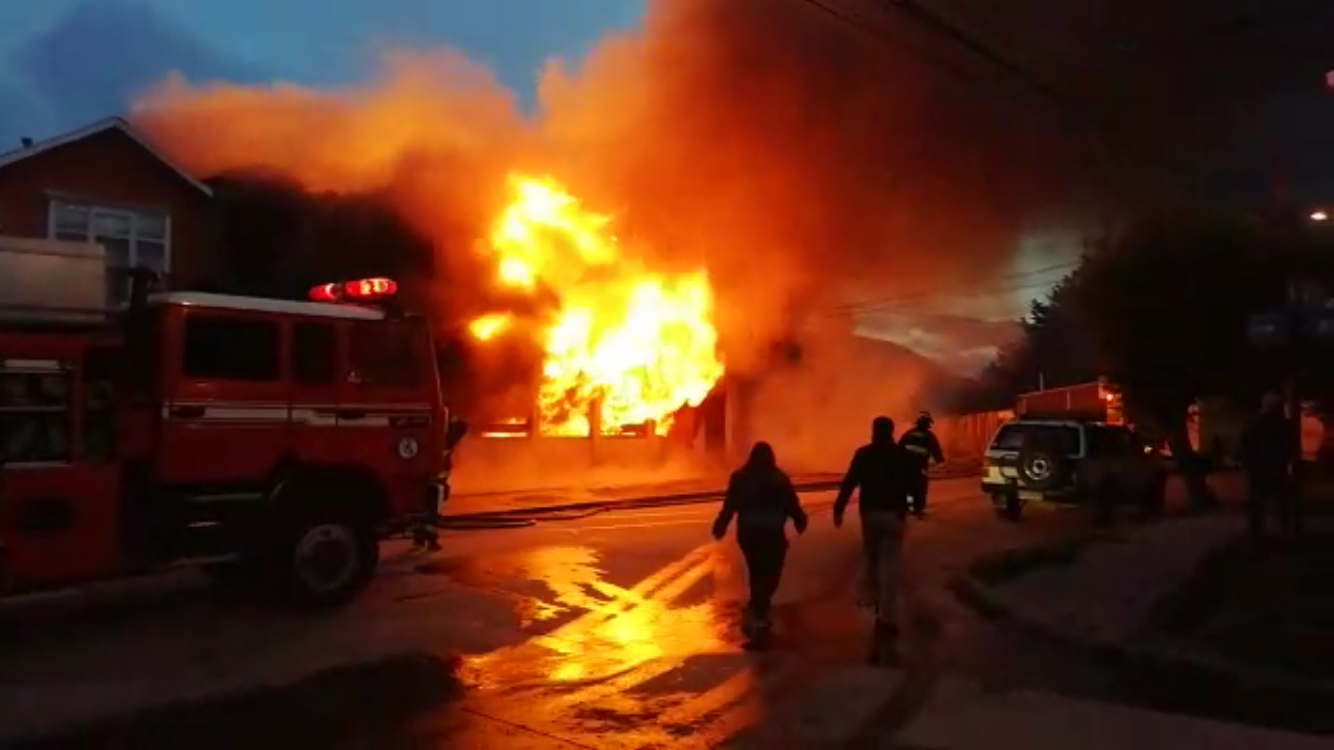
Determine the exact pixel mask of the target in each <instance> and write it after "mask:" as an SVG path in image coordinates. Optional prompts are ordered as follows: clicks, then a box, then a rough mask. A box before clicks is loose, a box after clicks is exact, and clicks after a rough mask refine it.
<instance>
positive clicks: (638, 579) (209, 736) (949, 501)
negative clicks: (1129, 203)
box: [0, 480, 1226, 750]
mask: <svg viewBox="0 0 1334 750" xmlns="http://www.w3.org/2000/svg"><path fill="white" fill-rule="evenodd" d="M975 482H976V480H943V481H940V482H938V483H937V484H936V485H935V487H934V489H933V493H934V496H933V508H932V513H931V516H930V518H929V519H928V520H925V521H921V522H914V523H913V524H912V525H911V527H910V529H909V541H908V547H907V567H906V578H907V580H908V590H907V598H906V607H905V611H904V613H903V617H904V620H905V624H906V625H907V626H908V627H907V633H908V635H907V641H906V643H905V644H904V649H903V650H904V658H903V664H902V669H898V670H880V671H875V670H867V669H866V668H864V667H862V666H860V665H861V664H862V662H863V657H864V655H865V647H866V632H867V629H868V626H869V622H868V620H867V618H866V615H864V614H863V613H861V612H859V611H858V610H857V609H856V607H855V606H854V604H853V601H854V590H855V583H856V572H857V567H858V562H859V560H858V554H859V544H858V535H859V533H860V532H859V530H858V529H857V527H856V522H855V520H853V519H850V520H849V523H848V524H846V525H845V526H844V528H843V529H841V530H835V529H834V528H833V525H832V521H831V516H830V512H829V510H830V503H831V502H832V494H831V493H817V494H811V495H806V496H805V497H804V498H803V502H804V504H805V505H806V507H807V510H808V512H810V514H811V516H812V519H811V528H810V530H809V531H808V532H807V534H806V535H805V536H803V537H797V538H794V539H793V544H792V549H791V551H790V554H789V558H788V567H787V571H786V573H785V576H784V580H783V585H782V587H781V589H780V591H779V594H778V597H777V599H776V601H775V608H776V611H775V619H776V641H775V644H774V647H773V648H772V650H771V651H770V652H768V653H765V654H753V653H749V652H746V651H745V650H744V649H742V648H741V639H740V637H739V635H738V633H737V625H738V621H739V608H740V603H741V601H742V600H743V598H744V582H745V581H744V570H743V569H742V568H741V567H740V559H739V554H738V553H737V551H736V549H735V545H734V542H733V540H731V539H730V538H729V539H727V540H724V541H723V542H721V543H715V542H714V541H713V540H712V539H710V538H709V536H708V529H709V525H710V522H711V520H712V518H713V515H714V513H715V512H716V509H717V506H716V505H715V504H698V505H684V506H678V507H668V508H656V509H641V510H625V511H612V512H605V513H600V514H596V515H592V516H588V517H583V518H575V519H569V520H563V521H547V522H542V523H539V524H537V525H535V526H532V527H528V528H521V529H499V530H491V531H467V532H450V533H447V534H446V535H444V537H443V538H442V543H443V545H444V551H442V552H441V553H438V554H436V555H432V556H430V557H429V558H427V557H422V556H419V555H417V554H415V553H410V552H408V551H406V550H404V549H402V548H396V549H391V550H389V551H388V552H387V554H386V560H385V564H384V572H383V574H382V576H381V577H380V579H379V580H377V582H376V584H375V586H374V587H373V588H372V589H371V591H370V592H369V593H368V595H367V596H366V597H365V600H364V601H359V602H357V603H356V604H354V605H353V606H352V607H350V608H349V609H348V610H346V611H344V612H341V613H339V614H337V615H335V616H333V617H325V618H309V617H294V616H290V615H279V614H276V613H273V612H270V611H266V610H263V609H260V608H256V607H250V606H247V605H245V604H244V603H240V602H235V601H228V600H226V599H224V598H220V597H218V596H216V595H211V594H207V593H204V592H202V591H201V590H199V588H198V587H197V586H191V585H188V584H185V583H182V584H181V585H180V586H179V587H178V588H172V587H166V588H165V590H163V591H154V592H149V593H134V592H131V593H125V592H120V593H118V594H117V595H116V596H114V597H111V598H109V599H107V600H105V601H97V602H93V603H91V604H89V603H81V604H76V605H67V606H65V607H64V608H63V609H62V608H61V607H55V608H54V609H53V610H51V611H42V612H36V613H29V612H25V613H21V614H22V616H21V617H20V618H18V622H19V623H20V625H18V626H15V625H13V624H11V625H10V629H9V630H8V632H7V633H6V634H5V636H6V637H5V643H6V645H5V649H6V653H5V659H4V660H0V687H4V688H6V689H7V688H11V687H12V688H14V690H12V691H10V692H7V693H5V694H4V695H0V698H3V699H5V700H0V706H3V705H9V706H10V711H11V713H12V715H0V726H6V725H7V724H8V725H12V727H19V728H22V727H21V726H20V724H22V723H23V722H26V723H27V724H26V726H27V727H28V731H38V730H41V729H53V728H55V727H56V726H58V725H60V724H64V723H68V722H70V721H79V720H85V719H87V718H89V717H93V718H95V717H96V715H97V714H98V713H99V712H103V711H106V712H109V711H112V710H113V709H112V708H108V707H106V706H104V705H102V703H106V702H108V701H110V703H112V704H116V703H117V701H119V704H118V705H119V706H120V707H121V708H120V709H119V710H122V711H123V710H125V709H128V708H131V707H132V706H133V705H134V704H135V699H142V700H144V701H148V700H152V701H155V702H162V701H164V700H166V698H164V697H163V695H166V696H168V697H169V698H170V699H171V700H173V701H177V700H186V701H189V700H192V699H197V702H196V706H195V708H188V709H180V708H177V709H173V710H170V711H159V712H150V713H146V714H141V715H138V716H136V718H134V719H133V720H131V721H124V722H119V723H116V724H103V725H99V726H96V727H94V728H92V729H90V730H88V731H86V732H82V733H80V734H77V735H66V736H63V737H61V738H59V739H58V740H57V745H58V746H61V747H70V746H80V745H82V746H87V747H135V748H144V747H192V748H198V747H215V746H216V747H236V746H237V745H240V744H252V745H253V744H263V745H266V746H269V745H274V744H295V745H298V746H302V747H451V748H453V747H457V748H476V749H478V750H483V749H484V748H491V747H494V748H502V747H503V748H530V747H531V748H569V747H597V748H619V747H624V748H644V747H688V746H697V747H711V746H717V745H719V744H722V743H724V742H727V741H728V740H745V739H749V740H751V742H752V744H755V745H758V746H782V745H781V743H779V744H775V743H776V742H778V740H777V739H775V737H782V736H783V735H784V733H785V732H787V731H788V730H787V727H788V725H789V724H790V723H791V721H792V720H793V717H794V716H797V715H802V716H804V717H805V718H804V719H803V721H806V723H807V724H810V723H811V721H810V718H809V717H810V715H811V714H815V715H817V716H821V715H823V716H824V717H825V718H826V719H827V723H828V724H829V725H830V729H829V731H830V734H829V735H828V738H829V739H828V742H827V743H826V744H829V745H832V744H835V742H837V743H839V744H847V742H848V741H850V740H852V739H853V737H852V735H853V733H852V732H851V731H850V728H849V727H848V726H839V725H840V724H842V725H847V724H849V723H850V722H852V721H853V720H852V719H846V720H845V719H844V716H843V714H844V713H855V712H854V711H852V710H851V709H850V708H848V707H847V706H848V705H849V703H848V702H849V701H852V700H855V699H857V698H858V697H859V696H863V695H866V694H870V693H876V694H878V695H880V696H881V698H883V699H884V700H881V701H879V702H878V703H877V704H876V706H875V711H874V715H873V716H869V715H868V716H863V717H862V718H863V719H872V720H871V721H869V726H870V727H872V728H873V729H872V731H863V732H860V733H859V739H858V740H857V741H859V742H866V743H871V744H874V741H873V738H874V737H875V736H883V735H885V734H886V733H887V732H889V731H890V730H892V728H893V727H894V726H896V725H898V724H901V723H902V722H904V721H905V720H906V719H908V718H909V717H911V716H912V715H913V713H914V712H915V711H916V710H917V709H918V708H920V706H921V704H922V703H923V702H924V701H925V700H926V699H927V697H928V696H929V695H930V694H931V692H932V690H933V689H934V687H935V686H936V684H937V683H938V682H939V680H940V679H941V678H942V677H945V676H948V675H963V676H966V677H968V678H970V679H973V680H977V681H980V682H983V683H986V684H989V685H995V686H1029V687H1038V688H1043V689H1047V690H1053V691H1056V692H1061V693H1064V694H1069V695H1076V696H1083V697H1092V698H1097V699H1103V700H1113V701H1118V702H1132V703H1140V704H1144V703H1149V704H1153V703H1155V702H1158V701H1159V697H1157V696H1154V695H1151V692H1152V691H1146V690H1144V689H1143V686H1142V685H1140V686H1136V685H1135V684H1133V683H1130V682H1128V681H1127V680H1126V676H1125V674H1124V672H1123V671H1121V670H1118V669H1116V668H1115V667H1113V666H1109V665H1105V664H1101V663H1099V662H1098V661H1096V660H1095V659H1093V658H1092V657H1088V656H1085V655H1083V654H1082V653H1077V652H1073V651H1070V650H1067V649H1065V648H1062V647H1058V646H1055V645H1051V644H1048V643H1046V642H1044V641H1040V640H1037V639H1034V638H1032V637H1030V636H1027V635H1024V634H1023V633H1020V632H1018V631H1017V630H1015V629H1012V628H1009V627H1007V626H1005V624H1004V623H995V622H988V621H987V620H985V619H983V618H981V617H979V616H977V615H976V614H974V613H973V612H972V611H970V610H969V609H968V608H966V607H964V606H963V605H961V604H960V603H959V602H958V601H957V600H956V599H955V598H954V597H953V596H952V595H951V594H950V593H949V592H948V585H949V583H950V580H951V579H952V578H953V577H954V576H955V575H956V574H958V573H960V572H962V571H963V569H964V567H965V566H966V565H967V564H968V563H969V562H970V561H972V560H973V559H975V558H976V557H977V556H978V555H981V554H984V553H986V552H990V551H996V550H999V549H1003V548H1007V547H1014V546H1018V545H1023V544H1028V543H1033V542H1037V541H1041V540H1055V539H1059V538H1061V537H1063V536H1067V535H1071V534H1074V533H1077V532H1078V531H1079V530H1081V529H1082V528H1083V526H1084V519H1082V518H1081V517H1080V516H1079V515H1078V514H1076V513H1072V512H1069V511H1058V510H1052V511H1044V510H1043V509H1035V511H1034V512H1033V513H1032V514H1031V515H1030V516H1029V517H1028V518H1026V519H1025V522H1024V523H1022V524H1017V525H1016V524H1008V523H1003V522H1001V521H999V520H997V519H996V518H995V517H994V516H993V514H992V512H991V509H990V506H989V505H988V504H987V502H986V501H985V500H984V499H983V498H982V497H981V496H980V495H978V493H977V491H976V484H975ZM849 515H850V516H855V513H850V514H849ZM122 600H124V601H122ZM72 613H73V615H74V616H71V614H72ZM13 621H14V620H13V618H11V623H12V622H13ZM330 667H340V669H337V670H336V671H332V672H326V673H324V674H322V675H321V676H320V677H318V678H316V679H313V680H309V681H306V682H304V683H301V684H299V685H297V686H295V687H291V688H278V689H272V690H266V691H262V692H255V691H254V690H253V689H252V688H253V686H254V685H255V684H256V683H265V682H267V683H272V684H281V683H284V682H290V680H291V679H292V676H294V675H299V674H303V673H309V672H312V671H315V670H319V669H324V668H330ZM868 671H869V672H870V675H869V676H868V674H867V672H868ZM71 684H73V685H77V686H78V688H79V691H75V698H76V699H71V698H70V697H69V696H70V695H71V692H70V690H69V686H70V685H71ZM92 688H97V689H92ZM218 692H233V693H236V695H237V697H236V698H235V699H232V700H227V701H221V702H219V701H217V700H215V699H212V698H210V697H209V696H211V695H216V694H217V693H218ZM153 696H156V697H153ZM20 699H21V701H26V704H16V703H14V701H15V700H20ZM6 701H8V702H7V703H6ZM98 701H102V703H99V702H98ZM1160 705H1161V704H1160ZM1163 707H1166V708H1169V709H1170V708H1177V706H1171V705H1168V706H1163ZM1196 708H1197V709H1198V710H1201V711H1204V712H1206V713H1219V712H1221V711H1223V710H1224V709H1225V708H1226V707H1225V706H1222V705H1212V706H1210V705H1206V706H1200V707H1196ZM3 711H5V709H4V708H3V707H0V712H3ZM80 711H81V712H82V713H80ZM19 719H22V722H20V721H19ZM817 723H818V722H817ZM854 744H855V743H854ZM49 746H54V745H49Z"/></svg>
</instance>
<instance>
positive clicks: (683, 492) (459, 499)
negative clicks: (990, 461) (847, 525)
mask: <svg viewBox="0 0 1334 750" xmlns="http://www.w3.org/2000/svg"><path fill="white" fill-rule="evenodd" d="M976 471H977V462H975V461H953V462H948V463H946V464H944V465H943V466H941V467H940V468H938V469H934V470H933V471H932V472H931V476H933V477H935V478H938V479H953V478H958V477H968V476H973V475H974V474H975V473H976ZM842 479H843V475H842V474H836V473H827V474H799V475H795V476H793V477H792V482H793V484H795V485H796V488H797V490H798V491H799V492H819V491H824V490H835V489H838V485H839V482H841V481H842ZM727 480H728V477H727V475H724V474H719V475H714V476H703V477H691V478H685V479H679V480H675V481H667V482H654V483H647V484H625V485H610V486H601V487H556V488H547V489H533V490H529V491H524V492H479V493H472V494H468V493H464V494H458V495H454V496H452V497H450V499H449V500H448V501H447V502H446V503H445V513H444V517H445V518H446V519H449V520H471V519H478V520H483V519H487V518H493V517H506V516H515V515H521V514H525V513H534V512H537V513H554V512H557V511H571V512H577V511H584V510H596V509H601V508H604V507H606V506H607V505H635V504H650V503H664V504H666V503H673V502H690V501H696V500H697V501H707V500H718V499H721V498H722V496H723V493H724V492H725V491H726V489H727Z"/></svg>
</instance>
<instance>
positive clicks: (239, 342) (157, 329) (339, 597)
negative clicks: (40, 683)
mask: <svg viewBox="0 0 1334 750" xmlns="http://www.w3.org/2000/svg"><path fill="white" fill-rule="evenodd" d="M0 244H3V243H0ZM85 247H87V246H85ZM67 249H68V247H67ZM4 250H6V249H5V248H3V247H0V269H4V268H6V267H9V266H11V265H13V262H17V261H22V259H21V258H19V255H21V253H19V254H15V253H12V252H7V251H4ZM56 254H57V255H58V254H59V253H56ZM74 254H75V255H77V253H74ZM37 255H40V256H43V257H44V259H42V260H41V261H40V263H43V264H45V265H46V266H47V267H51V266H52V261H51V260H50V256H51V255H52V253H51V252H50V251H48V250H45V249H43V250H42V251H41V252H35V256H37ZM85 260H86V259H85ZM56 265H57V266H58V265H60V264H59V262H57V263H56ZM76 265H77V264H71V265H70V266H69V267H68V269H67V271H68V272H67V273H65V274H64V277H65V279H66V281H65V282H63V283H62V290H63V291H65V292H68V291H69V288H71V287H73V288H83V289H93V288H96V287H97V284H96V283H90V284H82V285H80V283H79V282H78V281H77V280H78V279H80V278H82V279H84V280H87V278H88V276H89V274H88V272H87V269H89V268H93V267H100V268H104V266H103V265H102V264H101V263H100V262H99V263H96V264H84V265H82V266H78V267H77V268H76V267H75V266H76ZM79 269H83V270H82V271H80V270H79ZM4 273H8V274H10V275H11V278H12V274H13V273H14V271H13V269H12V268H11V269H10V271H7V272H0V275H3V274H4ZM132 277H133V280H132V281H131V283H130V293H129V302H128V304H127V305H124V306H121V307H119V308H117V309H115V311H114V312H112V313H103V312H101V311H98V310H96V307H97V306H96V305H93V306H91V307H92V308H93V312H92V313H91V314H90V312H89V306H69V305H64V306H59V307H57V306H53V305H50V304H45V303H42V304H24V305H0V461H2V462H3V464H2V465H0V595H13V594H21V593H31V592H35V591H40V590H44V589H51V588H57V587H68V586H72V585H78V584H81V583H85V582H90V581H93V580H95V579H102V578H110V577H116V576H123V575H133V574H143V573H149V572H154V571H158V570H162V569H164V568H167V567H173V566H182V565H189V566H199V567H201V568H203V569H205V570H206V571H207V572H209V573H210V574H212V575H214V576H216V577H221V578H225V579H234V580H238V581H246V582H249V583H255V584H261V585H262V586H263V587H264V588H265V589H267V590H270V591H273V592H275V593H280V594H282V595H283V597H284V599H285V600H287V601H290V602H292V603H296V604H299V605H304V606H316V607H318V606H332V605H338V604H342V603H345V602H348V601H350V600H351V599H353V598H354V597H355V596H356V595H357V594H358V593H359V592H360V591H361V590H362V589H363V588H364V587H365V585H366V584H367V583H368V581H369V580H370V578H371V577H372V575H373V573H374V571H375V568H376V564H377V561H378V558H379V552H378V548H379V542H380V540H381V539H383V538H386V537H387V536H391V535H395V534H399V533H404V532H407V531H409V530H411V529H413V528H415V527H416V526H417V525H418V524H420V523H422V522H423V521H424V520H428V519H433V518H434V517H435V511H436V507H433V505H432V504H438V503H442V502H443V501H444V499H445V498H446V497H447V496H448V476H447V471H448V465H449V452H450V451H451V450H452V448H453V447H454V445H455V444H456V443H457V442H458V440H459V438H461V437H462V431H463V429H465V428H464V427H463V426H462V423H461V422H458V421H451V420H450V419H449V414H448V412H447V409H446V407H445V404H444V403H443V402H442V399H441V395H440V387H439V381H438V374H437V371H436V368H435V357H434V352H433V345H432V341H431V336H430V332H429V327H428V326H427V325H426V324H425V322H424V321H423V320H422V319H420V318H417V317H413V316H410V315H404V314H398V313H396V312H394V311H393V310H392V309H391V306H390V305H387V304H373V303H383V302H385V301H386V300H388V299H389V298H390V297H391V296H392V294H393V292H394V291H395V288H394V287H395V285H394V284H393V282H391V281H389V280H387V279H376V280H364V281H359V282H351V283H345V284H329V285H325V286H322V287H320V288H318V289H316V290H315V291H314V292H313V293H312V296H313V297H314V298H315V299H318V300H320V301H287V300H278V299H262V298H254V297H240V296H230V295H219V294H206V293H195V292H170V293H152V294H150V293H149V291H150V290H149V287H150V285H151V282H150V281H149V279H150V277H149V276H148V275H146V274H139V273H135V274H132ZM30 280H31V279H30ZM71 280H74V281H71ZM103 282H105V280H103ZM4 284H5V282H3V281H0V293H3V286H4ZM103 288H105V286H103ZM57 291H59V290H57ZM26 297H27V299H26V300H25V301H26V302H27V303H37V302H40V300H37V299H36V297H35V294H34V293H32V292H29V293H28V294H27V295H26ZM0 299H2V298H0Z"/></svg>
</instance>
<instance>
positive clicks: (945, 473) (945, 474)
mask: <svg viewBox="0 0 1334 750" xmlns="http://www.w3.org/2000/svg"><path fill="white" fill-rule="evenodd" d="M976 472H977V469H976V466H974V465H971V463H970V465H967V466H964V465H951V464H946V465H945V466H943V467H941V469H940V470H938V471H936V472H933V473H932V478H933V479H962V478H966V477H969V476H974V475H975V474H976ZM839 484H840V480H838V479H819V480H813V481H806V482H801V481H798V482H795V483H794V487H795V489H796V490H797V492H799V493H803V494H804V493H809V492H829V491H832V490H836V489H838V487H839ZM723 494H724V491H723V490H721V489H710V490H701V491H695V492H680V493H672V494H663V495H653V496H648V497H642V498H635V499H629V500H590V501H587V502H581V503H568V504H562V505H559V506H553V507H551V508H523V509H517V510H500V511H486V512H482V513H470V514H467V515H459V516H453V517H451V516H445V517H443V518H441V519H440V520H439V522H437V524H436V528H438V529H440V530H442V531H493V530H499V529H520V528H528V527H531V526H535V525H537V524H538V523H540V522H543V521H547V522H552V521H577V520H581V519H584V518H589V517H591V516H595V515H598V514H600V513H605V512H608V511H616V510H642V509H646V508H668V507H674V506H678V505H702V504H705V503H714V502H717V501H719V500H721V499H722V497H723Z"/></svg>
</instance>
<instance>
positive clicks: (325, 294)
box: [310, 284, 338, 302]
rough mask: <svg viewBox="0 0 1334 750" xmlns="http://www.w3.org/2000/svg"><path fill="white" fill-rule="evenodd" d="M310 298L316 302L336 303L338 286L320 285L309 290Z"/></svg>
mask: <svg viewBox="0 0 1334 750" xmlns="http://www.w3.org/2000/svg"><path fill="white" fill-rule="evenodd" d="M310 298H311V299H312V300H314V301H316V302H337V301H338V285H337V284H321V285H320V286H317V287H315V288H314V289H311V290H310Z"/></svg>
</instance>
